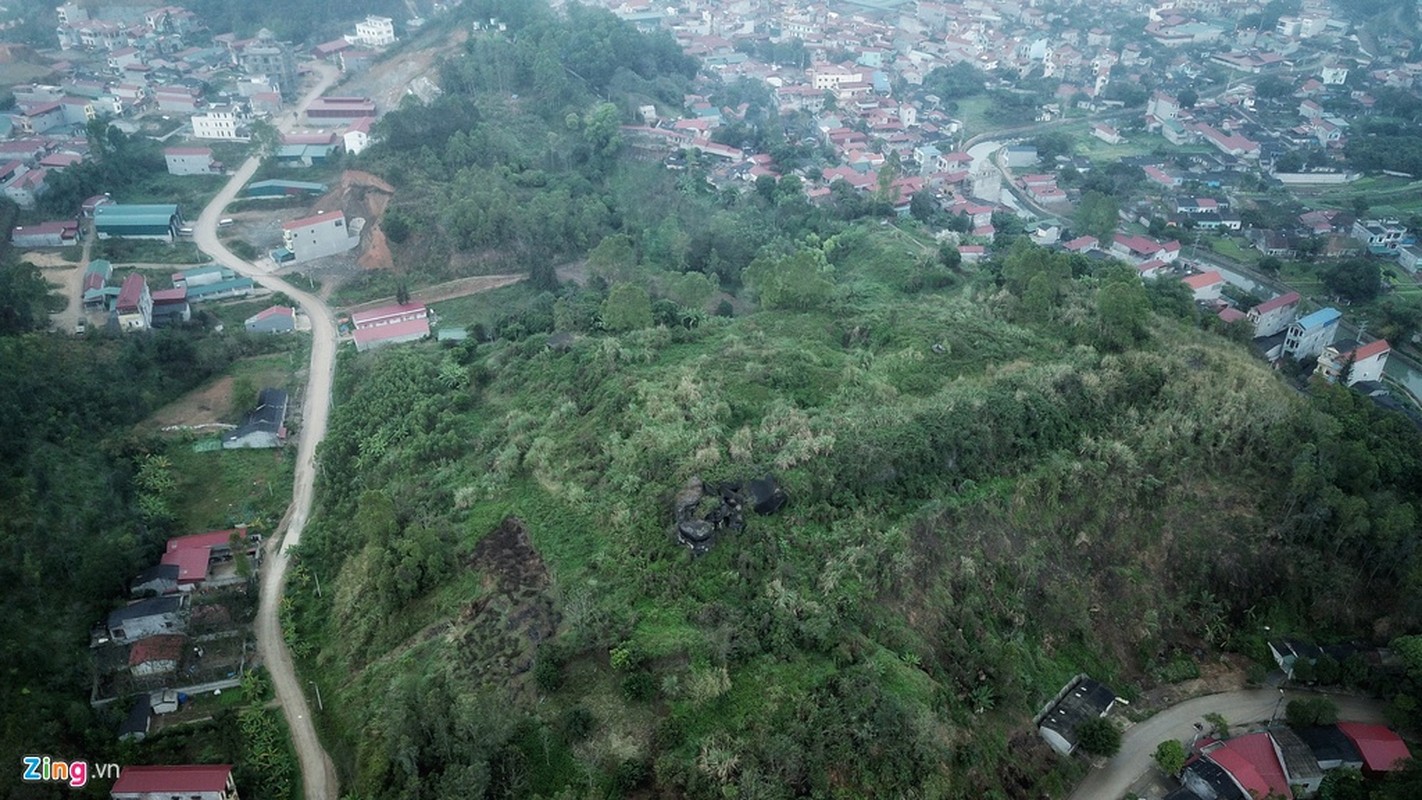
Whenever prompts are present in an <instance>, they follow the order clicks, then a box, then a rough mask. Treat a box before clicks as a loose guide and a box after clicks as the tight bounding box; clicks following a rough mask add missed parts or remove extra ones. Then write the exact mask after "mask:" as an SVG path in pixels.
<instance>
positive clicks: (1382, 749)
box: [1338, 722, 1412, 772]
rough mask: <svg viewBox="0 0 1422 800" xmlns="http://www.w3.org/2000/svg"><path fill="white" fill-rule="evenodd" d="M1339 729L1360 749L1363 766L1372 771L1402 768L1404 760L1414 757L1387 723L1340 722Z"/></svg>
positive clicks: (1388, 770)
mask: <svg viewBox="0 0 1422 800" xmlns="http://www.w3.org/2000/svg"><path fill="white" fill-rule="evenodd" d="M1338 730H1340V731H1342V732H1343V735H1344V736H1347V737H1348V740H1349V741H1350V742H1352V743H1353V746H1354V747H1356V748H1357V749H1358V753H1359V754H1360V755H1361V756H1362V757H1363V766H1365V767H1367V768H1368V769H1369V770H1370V771H1373V772H1391V771H1393V770H1396V769H1400V768H1401V766H1402V764H1403V762H1406V761H1407V760H1409V759H1411V758H1412V753H1410V752H1409V751H1408V749H1407V744H1406V743H1405V742H1403V741H1402V737H1400V736H1398V735H1397V733H1396V732H1394V731H1393V730H1391V729H1389V728H1388V727H1387V726H1385V725H1369V724H1367V723H1363V722H1340V723H1338Z"/></svg>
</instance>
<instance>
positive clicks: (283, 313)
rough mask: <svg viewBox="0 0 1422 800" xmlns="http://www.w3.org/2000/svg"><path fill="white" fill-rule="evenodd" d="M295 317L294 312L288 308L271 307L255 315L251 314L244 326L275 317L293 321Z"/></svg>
mask: <svg viewBox="0 0 1422 800" xmlns="http://www.w3.org/2000/svg"><path fill="white" fill-rule="evenodd" d="M295 316H296V311H295V310H294V309H292V308H291V307H290V306H272V307H271V308H268V309H264V310H262V311H258V312H257V313H256V314H253V315H252V316H250V317H248V318H247V321H246V324H248V325H251V324H252V323H254V322H262V321H264V320H269V319H273V318H276V317H284V318H286V319H293V318H294V317H295Z"/></svg>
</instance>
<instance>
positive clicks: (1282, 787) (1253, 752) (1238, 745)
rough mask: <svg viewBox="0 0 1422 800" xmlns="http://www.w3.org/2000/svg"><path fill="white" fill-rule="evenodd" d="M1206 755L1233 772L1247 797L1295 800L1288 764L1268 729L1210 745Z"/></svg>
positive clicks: (1234, 779)
mask: <svg viewBox="0 0 1422 800" xmlns="http://www.w3.org/2000/svg"><path fill="white" fill-rule="evenodd" d="M1204 757H1205V758H1206V759H1208V760H1209V761H1211V762H1213V763H1214V764H1216V765H1217V766H1219V767H1220V768H1221V769H1223V770H1224V771H1225V772H1227V773H1229V776H1230V778H1231V779H1233V781H1234V783H1235V784H1236V785H1237V786H1238V787H1239V788H1240V789H1241V790H1242V791H1243V792H1244V795H1245V797H1271V796H1278V797H1281V798H1283V800H1293V797H1294V793H1293V790H1292V789H1291V788H1290V787H1289V780H1288V778H1287V777H1286V776H1285V775H1284V765H1283V764H1282V763H1281V762H1280V761H1279V755H1278V753H1276V752H1275V751H1274V742H1273V740H1271V739H1270V738H1269V734H1267V733H1249V734H1245V735H1244V736H1236V737H1234V738H1233V739H1228V740H1226V741H1223V742H1217V743H1214V744H1211V745H1208V746H1207V747H1206V748H1205V749H1204Z"/></svg>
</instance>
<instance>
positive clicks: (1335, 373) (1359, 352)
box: [1314, 339, 1392, 386]
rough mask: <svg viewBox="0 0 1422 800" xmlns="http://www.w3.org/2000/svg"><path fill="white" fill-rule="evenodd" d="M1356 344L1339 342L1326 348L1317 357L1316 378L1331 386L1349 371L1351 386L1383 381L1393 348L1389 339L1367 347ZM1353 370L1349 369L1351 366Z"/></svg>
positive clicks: (1349, 383)
mask: <svg viewBox="0 0 1422 800" xmlns="http://www.w3.org/2000/svg"><path fill="white" fill-rule="evenodd" d="M1355 344H1357V343H1356V342H1339V343H1338V344H1330V345H1328V346H1327V347H1325V348H1323V352H1322V353H1320V354H1319V356H1318V366H1317V367H1316V368H1315V369H1314V374H1315V375H1320V376H1322V377H1323V379H1324V380H1326V381H1328V382H1329V383H1336V382H1337V381H1338V379H1339V378H1341V377H1343V372H1344V371H1345V370H1346V371H1348V385H1349V386H1352V385H1353V384H1355V383H1360V382H1362V381H1378V380H1382V374H1383V367H1385V366H1387V356H1388V353H1391V352H1392V347H1391V346H1390V345H1389V344H1388V343H1387V340H1386V339H1378V340H1377V341H1375V342H1369V343H1367V344H1365V345H1360V346H1356V347H1355V346H1354V345H1355ZM1350 361H1351V362H1352V366H1351V367H1350V366H1349V362H1350Z"/></svg>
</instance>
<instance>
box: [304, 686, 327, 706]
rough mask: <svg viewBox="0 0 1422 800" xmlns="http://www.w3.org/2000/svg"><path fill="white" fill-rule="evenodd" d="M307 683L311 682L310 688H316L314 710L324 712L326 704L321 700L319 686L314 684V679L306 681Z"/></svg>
mask: <svg viewBox="0 0 1422 800" xmlns="http://www.w3.org/2000/svg"><path fill="white" fill-rule="evenodd" d="M307 683H309V684H311V688H312V689H315V690H316V710H317V711H320V712H323V713H324V712H325V711H326V704H325V703H322V702H321V687H320V686H317V685H316V681H307Z"/></svg>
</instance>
